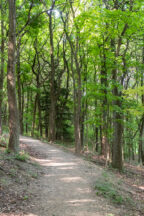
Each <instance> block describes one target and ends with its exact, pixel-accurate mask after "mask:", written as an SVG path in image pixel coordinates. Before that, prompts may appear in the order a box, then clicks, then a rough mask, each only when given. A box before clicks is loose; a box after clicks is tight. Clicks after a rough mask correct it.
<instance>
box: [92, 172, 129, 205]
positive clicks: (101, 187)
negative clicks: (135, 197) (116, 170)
mask: <svg viewBox="0 0 144 216" xmlns="http://www.w3.org/2000/svg"><path fill="white" fill-rule="evenodd" d="M95 190H96V194H97V195H98V196H103V197H104V198H106V199H108V200H110V201H111V202H113V203H115V204H132V200H131V198H130V197H129V195H128V194H125V193H124V191H123V186H122V181H120V180H117V179H116V178H115V176H114V174H112V173H111V172H109V173H108V172H106V171H105V172H103V173H102V176H101V177H100V178H98V179H97V181H96V184H95Z"/></svg>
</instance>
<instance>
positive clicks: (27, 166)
mask: <svg viewBox="0 0 144 216" xmlns="http://www.w3.org/2000/svg"><path fill="white" fill-rule="evenodd" d="M21 146H22V148H23V149H25V150H26V151H28V152H29V154H30V155H31V161H28V162H27V163H24V162H20V161H15V160H13V163H12V165H11V166H12V167H11V173H12V174H11V175H10V174H9V170H10V169H9V168H8V167H7V166H9V165H10V164H9V163H8V162H6V160H3V161H5V163H6V165H4V164H3V165H2V164H0V167H2V170H1V171H0V180H1V179H2V178H3V179H5V180H3V181H0V215H1V216H23V215H25V216H142V215H144V214H143V213H144V212H143V210H142V208H141V203H140V204H139V202H138V204H139V205H140V207H139V206H134V207H132V206H131V207H130V208H129V207H128V206H127V205H124V204H122V205H116V204H113V203H111V202H110V201H109V200H107V199H105V198H103V197H102V196H98V195H97V194H96V191H95V189H94V188H95V184H96V181H97V179H99V178H100V177H101V176H102V175H103V172H104V168H103V167H101V166H98V165H96V164H94V163H92V162H90V161H87V160H84V159H83V158H82V157H78V156H76V155H74V154H73V153H71V152H68V151H65V150H63V149H61V148H58V147H56V146H54V145H49V144H46V143H44V142H41V141H39V140H35V139H32V138H29V137H21ZM1 161H2V160H1ZM0 163H2V162H0ZM36 164H38V165H36ZM6 167H7V169H6ZM6 170H8V173H6ZM8 176H9V178H8ZM124 177H125V178H126V176H122V175H120V174H118V173H115V174H114V175H112V178H114V180H115V179H116V178H121V179H122V180H123V178H124ZM126 179H128V178H126ZM128 180H129V179H128ZM122 187H123V188H122V190H125V191H127V193H130V196H133V197H136V199H137V194H138V193H137V192H136V194H135V191H136V190H137V186H136V182H135V186H134V185H133V187H130V185H129V184H128V183H127V184H126V183H125V184H122ZM135 187H136V190H135V189H134V188H135ZM138 189H139V190H140V192H139V194H140V197H141V201H142V199H143V196H142V192H143V185H142V182H141V183H140V182H139V188H138ZM133 193H134V194H133ZM12 198H13V199H12ZM142 202H143V201H142Z"/></svg>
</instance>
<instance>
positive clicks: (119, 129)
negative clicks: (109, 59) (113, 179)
mask: <svg viewBox="0 0 144 216" xmlns="http://www.w3.org/2000/svg"><path fill="white" fill-rule="evenodd" d="M116 76H117V73H116V70H115V69H114V70H113V81H114V82H115V83H116V82H117V77H116ZM113 95H114V97H116V98H117V99H116V100H114V101H113V105H114V106H116V107H119V109H121V101H120V98H118V97H120V94H119V93H118V88H117V86H115V87H114V89H113ZM122 121H123V116H122V113H121V111H116V110H115V111H114V112H113V130H114V133H113V147H112V166H113V168H116V169H118V170H122V168H123V161H122V134H123V124H122Z"/></svg>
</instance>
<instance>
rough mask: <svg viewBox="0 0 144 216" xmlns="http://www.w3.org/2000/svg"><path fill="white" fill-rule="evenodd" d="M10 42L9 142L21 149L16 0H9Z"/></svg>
mask: <svg viewBox="0 0 144 216" xmlns="http://www.w3.org/2000/svg"><path fill="white" fill-rule="evenodd" d="M8 2H9V42H8V68H7V70H8V71H7V88H8V104H9V133H10V138H9V144H8V149H9V150H10V151H13V152H18V151H19V115H18V108H17V100H16V87H15V41H16V40H15V35H16V20H15V19H16V18H15V17H16V11H15V0H9V1H8Z"/></svg>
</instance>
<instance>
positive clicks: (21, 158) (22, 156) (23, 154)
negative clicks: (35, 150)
mask: <svg viewBox="0 0 144 216" xmlns="http://www.w3.org/2000/svg"><path fill="white" fill-rule="evenodd" d="M15 159H16V160H19V161H23V162H25V161H27V160H28V159H29V154H28V153H26V152H24V151H22V152H20V153H18V154H16V155H15Z"/></svg>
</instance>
